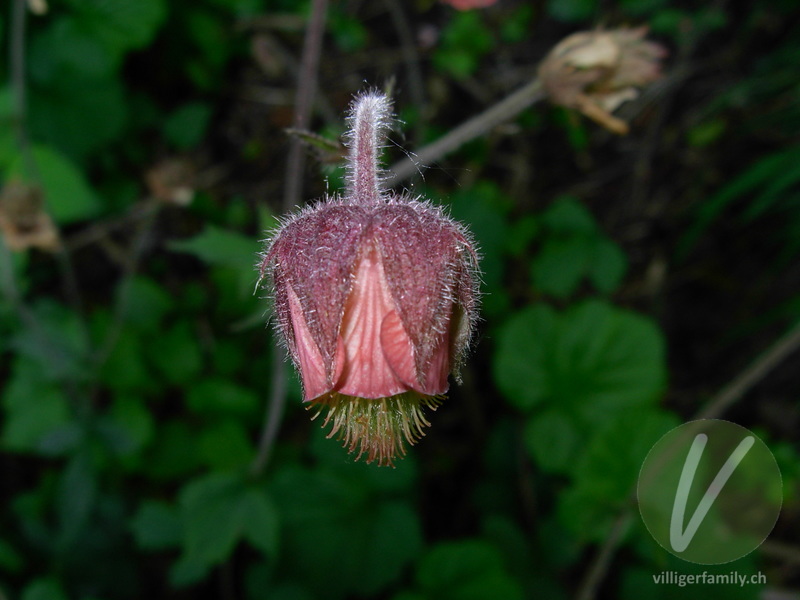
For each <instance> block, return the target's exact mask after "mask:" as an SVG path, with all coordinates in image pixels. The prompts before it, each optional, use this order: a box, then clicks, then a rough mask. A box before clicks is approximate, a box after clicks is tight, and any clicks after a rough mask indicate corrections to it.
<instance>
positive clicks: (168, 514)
mask: <svg viewBox="0 0 800 600" xmlns="http://www.w3.org/2000/svg"><path fill="white" fill-rule="evenodd" d="M131 530H132V532H133V536H134V538H136V543H137V545H138V546H139V547H140V548H142V549H144V550H163V549H165V548H171V547H174V546H178V545H180V543H181V540H182V539H183V529H182V525H181V519H180V516H179V515H178V511H177V509H176V508H175V507H173V506H170V505H168V504H165V503H164V502H158V501H154V500H146V501H145V502H143V503H142V505H141V506H140V507H139V510H138V511H137V512H136V515H135V516H134V517H133V520H132V521H131Z"/></svg>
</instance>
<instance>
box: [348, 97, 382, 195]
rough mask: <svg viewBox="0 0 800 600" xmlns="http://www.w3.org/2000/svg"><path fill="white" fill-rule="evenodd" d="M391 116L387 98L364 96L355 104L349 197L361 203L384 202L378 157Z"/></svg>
mask: <svg viewBox="0 0 800 600" xmlns="http://www.w3.org/2000/svg"><path fill="white" fill-rule="evenodd" d="M388 115H389V100H388V98H387V97H386V96H384V95H383V94H377V93H368V94H363V95H361V96H359V97H358V98H356V101H355V102H354V104H353V110H352V114H351V117H350V126H351V133H350V135H351V137H350V156H349V158H348V161H347V169H348V178H347V179H348V186H347V187H348V189H347V195H348V196H349V197H351V198H354V199H355V200H356V201H357V202H359V203H363V204H370V203H372V202H376V201H377V200H378V198H380V193H381V189H380V185H381V182H380V177H379V175H378V174H379V172H380V165H379V163H378V153H379V152H380V148H381V143H382V141H383V139H382V138H383V130H384V129H385V127H386V121H387V118H388Z"/></svg>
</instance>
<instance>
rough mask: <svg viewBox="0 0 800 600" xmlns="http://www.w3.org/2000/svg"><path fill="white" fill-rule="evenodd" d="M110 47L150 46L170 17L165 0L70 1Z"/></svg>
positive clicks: (113, 48) (115, 48)
mask: <svg viewBox="0 0 800 600" xmlns="http://www.w3.org/2000/svg"><path fill="white" fill-rule="evenodd" d="M67 1H68V2H69V4H70V5H72V7H73V8H74V9H75V10H76V11H78V13H79V15H80V16H79V18H80V19H81V21H83V22H85V23H86V24H87V27H88V28H90V29H91V30H92V32H93V33H94V35H95V36H97V37H98V38H99V39H101V40H102V41H103V43H104V44H105V45H106V46H107V47H108V49H110V50H112V51H116V52H122V51H125V50H131V49H134V48H141V47H143V46H146V45H147V44H148V43H149V42H150V40H151V39H152V38H153V36H154V35H155V33H156V31H157V30H158V28H159V27H160V26H161V24H162V23H163V22H164V20H165V18H166V16H167V3H166V2H165V0H67Z"/></svg>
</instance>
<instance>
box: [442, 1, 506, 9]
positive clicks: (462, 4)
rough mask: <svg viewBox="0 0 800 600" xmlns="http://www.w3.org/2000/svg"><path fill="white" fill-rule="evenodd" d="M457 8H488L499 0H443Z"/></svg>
mask: <svg viewBox="0 0 800 600" xmlns="http://www.w3.org/2000/svg"><path fill="white" fill-rule="evenodd" d="M442 2H444V3H445V4H449V5H450V6H452V7H453V8H455V9H456V10H472V9H473V8H486V7H487V6H491V5H492V4H496V3H497V0H442Z"/></svg>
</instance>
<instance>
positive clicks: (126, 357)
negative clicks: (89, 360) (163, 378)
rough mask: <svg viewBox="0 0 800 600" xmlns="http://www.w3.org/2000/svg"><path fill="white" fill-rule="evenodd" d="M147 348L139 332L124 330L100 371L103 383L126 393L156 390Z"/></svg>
mask: <svg viewBox="0 0 800 600" xmlns="http://www.w3.org/2000/svg"><path fill="white" fill-rule="evenodd" d="M147 348H148V346H147V345H146V344H145V342H143V341H142V338H141V336H140V335H139V332H138V331H137V330H135V329H133V328H131V327H125V328H123V329H122V331H120V333H119V336H118V337H117V339H116V343H115V344H114V347H113V349H112V350H111V354H109V356H108V359H107V360H106V362H105V363H104V364H103V365H102V367H101V369H100V379H101V381H103V382H104V383H106V384H107V385H108V386H109V387H111V388H112V389H115V390H119V391H121V392H124V393H129V392H131V391H141V390H151V389H154V383H155V382H154V379H153V376H152V374H151V372H150V370H149V369H148V367H147V364H146V362H145V354H146V352H147Z"/></svg>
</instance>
